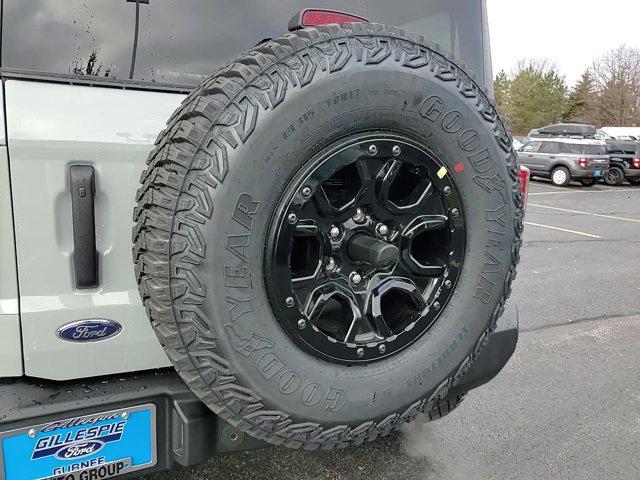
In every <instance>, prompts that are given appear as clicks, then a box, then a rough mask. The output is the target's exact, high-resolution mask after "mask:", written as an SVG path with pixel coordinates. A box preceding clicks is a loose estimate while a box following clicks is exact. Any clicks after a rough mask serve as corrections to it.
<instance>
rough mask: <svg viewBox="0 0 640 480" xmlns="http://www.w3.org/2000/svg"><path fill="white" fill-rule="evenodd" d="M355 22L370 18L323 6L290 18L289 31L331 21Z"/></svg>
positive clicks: (303, 11) (365, 20)
mask: <svg viewBox="0 0 640 480" xmlns="http://www.w3.org/2000/svg"><path fill="white" fill-rule="evenodd" d="M354 22H368V20H367V19H366V18H364V17H359V16H358V15H354V14H352V13H346V12H339V11H337V10H325V9H322V8H309V9H307V10H302V11H301V12H300V13H297V14H295V15H294V16H293V17H292V18H291V20H289V25H288V28H289V31H291V32H293V31H294V30H299V29H301V28H303V27H315V26H316V25H327V24H329V23H354Z"/></svg>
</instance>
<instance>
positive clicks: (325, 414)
mask: <svg viewBox="0 0 640 480" xmlns="http://www.w3.org/2000/svg"><path fill="white" fill-rule="evenodd" d="M492 125H493V124H492V123H491V122H488V121H486V120H485V119H483V118H482V116H481V115H480V113H479V111H478V109H477V106H476V105H475V99H467V98H465V97H463V96H462V95H460V92H459V91H458V89H457V87H456V85H455V83H453V82H451V83H446V82H442V81H440V80H438V79H435V78H434V77H432V76H430V75H429V74H427V75H425V74H424V73H420V72H414V71H412V70H409V69H401V68H400V67H399V66H398V64H397V63H395V62H393V61H389V62H383V63H382V64H380V65H377V66H365V65H363V64H361V63H353V64H350V65H349V66H348V67H347V68H345V69H343V70H342V71H341V72H338V73H332V74H328V73H327V72H323V73H321V74H317V75H316V78H315V79H314V81H313V82H312V83H311V84H309V85H307V86H305V87H304V88H302V89H300V88H291V89H290V91H289V92H287V96H286V98H285V100H284V101H283V102H282V103H281V104H280V105H278V106H277V107H276V108H268V109H263V108H262V107H260V112H259V114H258V118H257V124H256V128H255V130H254V131H253V132H252V134H251V136H250V137H249V138H247V139H246V140H245V142H244V144H242V145H240V146H239V147H238V148H236V149H235V150H233V151H231V150H230V151H229V154H228V171H227V172H226V173H225V177H224V181H223V182H221V184H220V185H218V186H217V187H216V188H215V189H214V190H213V191H212V196H213V198H212V202H213V204H214V205H215V207H214V212H213V216H212V218H211V219H210V220H209V221H207V222H206V223H205V224H204V225H203V226H202V228H201V231H202V236H203V238H204V239H206V243H207V247H208V248H207V249H206V255H205V262H203V263H202V264H201V265H200V266H199V267H198V270H199V272H200V275H201V277H202V278H205V279H206V281H207V295H206V300H205V303H204V305H202V306H201V309H202V313H203V318H204V320H205V321H207V322H209V324H210V325H209V326H210V328H211V330H212V331H214V332H215V333H216V335H217V337H218V338H219V341H217V342H216V349H217V351H218V354H219V356H220V357H222V358H224V359H226V361H227V362H228V363H229V364H230V365H232V366H233V372H234V373H233V376H234V382H235V383H236V384H238V385H240V386H242V387H243V388H246V389H248V390H250V391H251V392H252V394H254V395H256V396H257V397H259V400H260V402H261V403H262V404H264V409H265V410H276V411H281V412H287V414H289V415H291V416H292V417H294V418H296V419H298V420H304V421H310V422H317V423H319V424H323V425H337V424H345V423H346V424H362V423H363V422H366V421H368V420H373V419H380V418H384V417H385V416H387V415H389V414H390V413H392V412H396V411H402V410H403V409H405V408H407V407H408V406H409V405H410V404H412V403H414V402H416V401H417V400H419V399H423V398H426V397H429V396H430V395H432V394H433V392H434V391H437V390H438V388H439V387H441V385H442V383H443V382H445V381H448V379H450V378H451V376H452V374H453V373H454V372H455V371H456V370H457V369H458V368H459V366H460V364H461V363H462V362H464V361H465V359H467V358H468V357H469V354H470V353H471V352H473V351H474V349H476V347H477V345H478V339H479V338H480V337H481V336H482V335H483V333H484V332H485V331H486V330H487V328H489V326H490V324H491V322H492V321H493V320H494V319H495V317H496V315H495V312H496V310H497V309H498V308H499V307H500V305H501V299H502V298H503V296H504V288H505V284H506V281H507V278H508V277H509V274H510V268H511V266H512V263H513V258H512V244H513V242H514V238H515V233H514V227H513V224H512V219H513V217H514V203H513V199H512V197H511V195H512V194H511V185H512V182H513V179H512V178H510V175H509V171H508V167H507V162H506V161H505V157H506V156H507V153H506V152H505V151H504V150H502V149H501V148H500V146H499V145H498V143H497V142H496V140H495V132H494V131H493V130H492ZM379 129H383V130H385V131H389V132H398V133H402V134H404V135H408V136H410V137H412V138H414V139H415V140H416V141H419V142H423V143H426V144H428V145H429V148H430V149H431V150H432V151H434V152H435V153H436V154H437V156H438V157H439V158H440V159H441V161H443V162H444V163H445V164H446V165H447V168H448V170H449V172H450V174H454V175H455V181H456V183H457V185H458V189H459V193H460V195H461V198H462V201H463V203H464V212H463V215H464V218H465V221H466V222H467V223H466V225H467V227H466V228H467V247H466V255H465V261H464V264H463V269H462V273H461V276H460V278H459V281H458V285H457V286H456V288H455V291H454V293H453V295H452V298H451V299H450V301H449V304H448V305H447V306H446V307H445V308H444V309H443V312H442V314H441V315H440V317H439V319H438V321H437V322H436V323H435V325H434V326H433V327H432V328H431V329H430V330H429V331H428V332H427V333H426V334H425V335H423V336H422V337H421V338H420V339H419V340H417V341H416V342H415V343H414V344H413V345H411V346H410V347H408V348H406V349H405V350H403V351H402V352H400V353H398V354H396V355H394V356H392V357H390V358H388V359H383V360H380V361H376V362H372V363H371V364H368V365H359V366H345V365H340V364H334V363H330V362H327V361H323V360H320V359H318V358H316V357H314V356H312V355H310V354H308V353H306V352H304V351H303V350H302V349H301V348H300V347H298V346H297V345H296V344H295V343H294V342H293V340H292V339H291V338H289V336H288V335H287V334H286V333H285V331H284V330H283V329H282V327H281V326H280V325H279V324H278V321H277V319H276V318H275V316H274V314H273V309H272V308H271V305H270V303H269V300H268V296H267V292H266V288H265V284H264V280H263V279H264V265H263V261H264V251H265V248H267V249H268V248H270V246H269V245H265V242H266V236H267V232H268V230H269V227H270V225H271V222H272V221H274V219H273V211H274V209H275V206H276V204H277V202H278V200H279V199H280V196H281V193H282V191H283V190H284V188H285V187H286V185H287V184H288V182H289V181H290V179H291V178H292V177H293V176H294V175H295V173H296V172H297V171H298V170H299V169H300V168H301V167H302V166H303V164H304V163H303V162H301V161H300V159H308V158H311V156H312V155H313V154H314V153H315V152H317V151H318V150H320V149H321V148H323V147H325V146H327V145H330V144H331V143H333V142H335V141H337V140H339V139H340V138H344V137H345V136H346V135H348V134H351V133H357V132H363V131H370V130H379ZM217 130H218V131H217ZM219 130H220V127H214V129H213V130H212V131H211V132H210V133H209V136H211V137H216V136H219V135H220V134H221V132H220V131H219ZM464 132H468V133H466V134H465V135H466V136H464V135H463V134H464ZM473 132H476V133H477V134H478V140H477V141H474V142H473V145H471V144H466V143H465V139H468V138H471V137H472V136H473V135H474V133H473ZM471 147H473V148H471ZM459 164H461V165H462V169H461V170H460V171H458V172H456V170H457V169H456V165H459ZM458 168H460V167H458ZM454 172H455V173H454ZM247 345H248V346H247ZM218 401H220V402H223V401H224V400H223V399H222V398H221V397H219V398H218Z"/></svg>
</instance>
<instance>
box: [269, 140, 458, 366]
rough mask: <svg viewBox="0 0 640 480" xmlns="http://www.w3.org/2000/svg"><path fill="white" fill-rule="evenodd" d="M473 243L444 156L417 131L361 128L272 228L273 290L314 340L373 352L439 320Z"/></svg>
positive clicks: (289, 201) (310, 344)
mask: <svg viewBox="0 0 640 480" xmlns="http://www.w3.org/2000/svg"><path fill="white" fill-rule="evenodd" d="M465 247H466V230H465V220H464V210H463V207H462V202H461V199H460V196H459V191H458V188H457V186H456V184H455V182H454V180H453V178H452V175H451V173H450V172H448V170H447V168H446V167H445V166H444V164H443V163H442V162H441V161H440V160H439V159H438V158H437V157H436V156H435V155H434V154H433V153H432V152H430V150H429V149H428V148H427V147H425V146H422V145H420V144H418V143H416V142H414V141H412V140H410V139H408V138H405V137H401V136H397V135H392V134H376V135H358V136H354V137H351V138H348V139H345V140H343V141H341V142H339V144H336V145H334V146H332V147H330V148H327V149H325V150H323V151H322V152H320V153H319V154H317V155H316V156H315V157H314V158H313V159H311V160H310V161H309V162H308V164H307V166H306V167H305V168H303V169H302V170H301V171H300V172H298V174H297V175H296V176H295V177H294V178H293V179H292V180H291V182H289V186H288V188H287V189H286V190H285V192H284V194H283V196H282V198H281V200H280V202H279V204H278V206H277V208H276V210H275V214H274V217H273V219H272V224H271V228H270V231H269V233H268V237H267V243H266V248H265V279H266V287H267V294H268V296H269V299H270V301H271V304H272V307H273V310H274V313H275V315H276V317H277V319H278V321H279V323H280V324H281V326H282V327H283V328H284V329H285V331H286V332H287V333H288V334H289V336H290V337H291V338H292V339H293V340H294V341H296V342H297V343H298V344H299V345H300V346H302V347H303V348H304V349H305V350H307V351H308V352H310V353H312V354H314V355H316V356H319V357H322V358H324V359H327V360H331V361H336V362H341V363H352V362H368V361H372V360H376V359H380V358H384V357H387V356H389V355H393V354H394V353H397V352H398V351H400V350H402V349H403V348H405V347H407V346H409V345H410V344H411V343H413V342H414V341H416V340H417V339H418V338H420V337H421V336H422V335H423V334H424V333H425V332H427V331H428V330H429V328H430V327H431V326H432V325H433V323H434V322H435V321H436V320H437V318H438V317H439V316H440V315H441V313H442V311H443V310H444V309H445V307H446V306H447V303H448V302H449V299H450V298H451V296H452V293H453V292H454V290H455V287H456V282H457V279H458V276H459V274H460V269H461V267H462V261H463V258H464V252H465Z"/></svg>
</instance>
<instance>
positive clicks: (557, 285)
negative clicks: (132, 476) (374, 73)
mask: <svg viewBox="0 0 640 480" xmlns="http://www.w3.org/2000/svg"><path fill="white" fill-rule="evenodd" d="M526 222H527V225H526V229H525V236H524V248H523V250H522V262H521V264H520V267H519V271H518V278H517V280H516V284H515V286H514V292H513V295H512V299H511V301H512V302H514V303H516V305H517V306H518V308H519V311H520V327H521V336H520V342H519V344H518V348H517V350H516V353H515V354H514V357H513V358H512V359H511V361H510V362H509V364H508V365H507V367H506V368H505V369H504V370H503V372H502V373H501V374H500V375H499V376H498V377H497V378H496V379H495V380H494V381H493V382H491V383H489V384H488V385H485V386H484V387H481V388H480V389H478V390H475V391H473V392H471V393H470V394H469V396H468V397H467V399H466V400H465V401H464V402H463V404H462V405H461V406H460V407H459V408H458V409H457V410H456V411H455V412H453V413H452V414H451V415H449V416H448V417H445V418H444V419H443V420H440V421H438V422H434V423H430V424H426V423H422V422H420V421H418V422H415V423H413V424H411V425H407V426H406V427H405V428H404V429H403V431H401V432H400V433H398V434H395V435H392V436H389V437H387V438H383V439H380V440H379V441H377V442H375V443H373V444H369V445H364V446H361V447H358V448H350V449H346V450H342V451H336V452H303V451H291V450H286V449H281V448H271V449H266V450H261V451H254V452H247V453H240V454H233V455H231V454H227V455H219V456H216V457H214V458H213V459H211V460H210V461H209V462H208V463H206V464H205V465H203V466H200V467H197V468H191V469H188V470H185V471H182V472H172V473H164V474H160V475H155V476H152V477H148V478H149V479H153V480H161V479H162V480H168V479H177V478H180V479H183V480H196V479H198V480H200V479H208V480H218V479H219V480H223V479H224V480H232V479H246V478H255V479H270V480H279V479H331V480H338V479H367V480H371V479H416V480H417V479H420V480H427V479H464V480H467V479H559V478H562V479H581V480H584V479H602V478H611V479H613V478H615V479H627V478H628V479H637V478H640V456H639V455H638V453H639V452H640V369H639V368H638V363H639V360H640V351H639V350H638V345H640V302H639V301H638V299H639V298H640V255H639V254H638V249H639V247H640V235H639V233H640V187H630V186H628V185H627V186H621V187H617V188H613V187H607V186H605V185H598V186H595V187H592V188H584V187H580V186H578V185H575V186H573V185H572V186H570V187H567V188H558V187H554V186H553V185H551V184H550V183H545V182H532V187H531V192H530V196H529V205H528V208H527V215H526Z"/></svg>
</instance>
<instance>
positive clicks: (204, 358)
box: [133, 24, 522, 449]
mask: <svg viewBox="0 0 640 480" xmlns="http://www.w3.org/2000/svg"><path fill="white" fill-rule="evenodd" d="M147 163H148V167H147V169H146V171H145V172H144V173H143V174H142V178H141V183H142V186H141V187H140V189H139V191H138V193H137V197H136V200H137V207H136V208H135V212H134V221H135V227H134V230H133V242H134V246H133V255H134V261H135V275H136V279H137V282H138V285H139V291H140V294H141V297H142V301H143V303H144V306H145V308H146V311H147V313H148V315H149V317H150V319H151V322H152V325H153V327H154V329H155V331H156V333H157V335H158V338H159V339H160V341H161V343H162V345H163V346H164V348H165V350H166V352H167V355H168V357H169V358H170V360H171V362H172V363H173V365H174V366H175V369H176V370H177V371H178V373H179V374H180V375H181V376H182V378H183V379H184V380H185V382H186V383H187V384H188V385H189V387H190V388H191V389H192V390H193V392H194V393H195V394H196V395H197V396H198V397H199V398H201V399H202V401H203V402H204V403H205V404H207V405H208V406H209V407H210V408H211V409H212V410H213V411H214V412H216V413H217V414H218V415H220V416H221V417H222V418H224V419H225V420H226V421H228V422H229V423H231V424H232V425H234V426H236V427H238V428H240V429H241V430H243V431H245V432H248V433H249V434H251V435H253V436H255V437H257V438H260V439H263V440H266V441H268V442H271V443H274V444H282V445H286V446H289V447H304V448H308V449H315V448H323V449H328V448H333V447H342V446H346V445H348V444H353V443H360V442H362V441H364V440H372V439H374V438H376V436H378V435H381V434H386V433H388V432H389V431H391V430H393V429H395V428H396V427H398V426H399V425H400V424H401V423H403V422H405V421H409V420H412V419H413V418H415V417H416V416H417V414H418V413H420V412H431V411H433V410H434V409H435V408H438V406H439V405H441V404H442V401H443V400H444V399H445V398H446V397H447V392H448V391H449V389H450V388H451V387H452V386H453V385H454V384H456V382H458V380H459V379H460V378H461V376H462V375H464V374H465V372H466V371H467V370H468V368H469V366H470V365H471V364H472V363H473V361H474V360H475V358H476V356H477V355H478V352H479V351H480V349H481V348H482V347H483V346H484V345H485V344H486V342H487V338H488V334H489V333H490V332H491V330H492V329H493V328H494V326H495V323H496V320H497V318H498V317H499V316H500V315H501V313H502V311H503V306H504V302H505V300H506V298H507V297H508V296H509V293H510V289H511V287H510V285H511V281H512V280H513V278H514V277H515V265H516V263H517V261H518V258H519V257H518V251H519V248H520V243H521V242H520V234H521V230H522V216H521V196H520V194H519V190H518V188H517V185H516V182H517V164H516V155H515V153H514V151H513V149H512V146H511V138H510V136H509V135H508V134H507V132H506V131H505V128H504V125H503V123H502V121H501V120H500V119H499V117H498V114H497V113H496V109H495V106H494V104H493V103H492V101H491V100H490V99H489V98H488V96H487V94H486V92H485V91H484V90H483V89H482V88H481V87H480V86H479V85H478V83H477V81H476V79H475V77H474V76H473V74H470V73H467V72H465V67H464V66H463V65H462V63H460V62H457V61H454V60H452V59H451V57H450V56H449V55H447V54H444V53H443V52H441V51H440V50H439V49H438V48H437V47H436V46H435V45H433V44H430V43H428V42H426V41H425V40H424V38H423V37H422V36H419V35H413V34H409V33H406V32H405V31H403V30H401V29H397V28H391V27H385V26H382V25H376V24H343V25H329V26H323V27H318V28H307V29H304V30H300V31H298V32H296V33H294V34H289V35H286V36H285V37H282V38H277V39H274V40H270V41H268V42H266V43H263V44H261V45H259V46H257V47H256V48H254V49H253V50H252V51H250V52H248V53H247V54H245V55H242V56H241V57H239V58H237V59H236V60H234V61H233V62H232V63H230V64H229V65H227V66H225V67H224V68H222V69H221V70H219V71H218V72H217V73H216V74H215V75H213V76H212V77H211V78H210V79H208V80H207V81H205V82H204V83H203V84H201V85H200V86H199V87H198V88H197V89H196V90H195V91H193V92H192V93H191V94H190V95H189V96H188V97H187V98H186V99H185V100H184V102H183V104H182V105H181V107H180V108H179V109H178V110H177V111H176V112H175V113H174V114H173V116H172V117H171V118H170V119H169V121H168V124H167V128H166V129H165V130H164V131H163V132H162V133H161V134H160V136H159V137H158V139H157V142H156V147H155V150H154V151H153V152H152V153H151V155H150V156H149V159H148V161H147Z"/></svg>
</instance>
